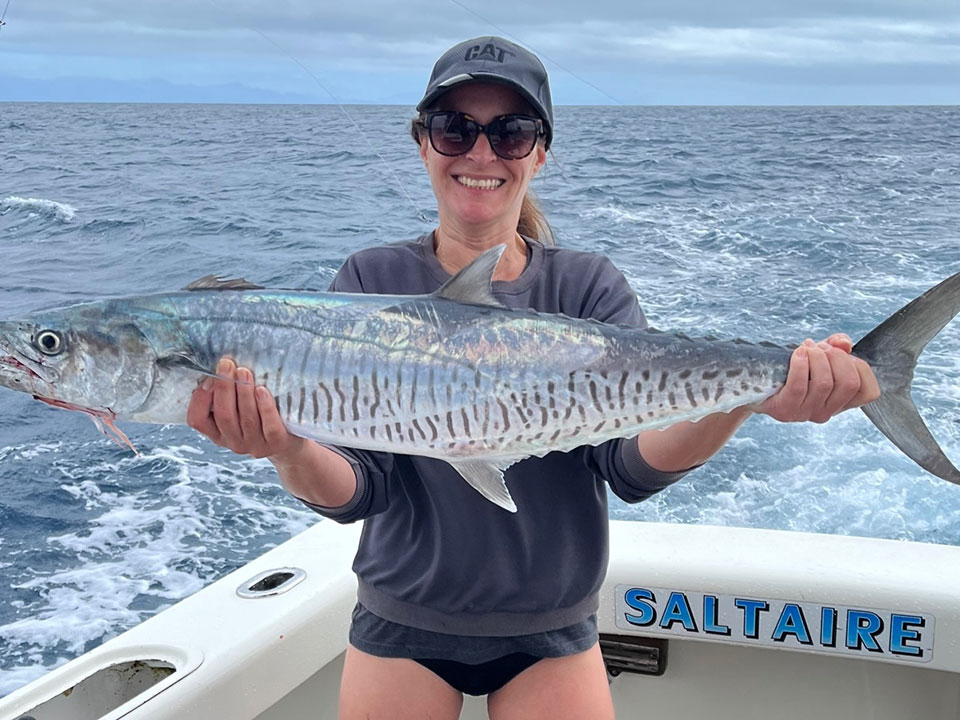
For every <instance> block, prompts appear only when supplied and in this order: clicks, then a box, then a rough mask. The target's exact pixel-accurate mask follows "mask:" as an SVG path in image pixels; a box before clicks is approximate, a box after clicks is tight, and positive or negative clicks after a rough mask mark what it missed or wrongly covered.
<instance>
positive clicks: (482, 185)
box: [457, 175, 505, 190]
mask: <svg viewBox="0 0 960 720" xmlns="http://www.w3.org/2000/svg"><path fill="white" fill-rule="evenodd" d="M457 182H458V183H460V184H461V185H466V186H467V187H470V188H478V189H480V190H496V189H497V188H498V187H500V186H501V185H503V183H504V182H505V181H504V180H497V179H496V178H492V179H489V180H477V179H475V178H469V177H466V176H465V175H457Z"/></svg>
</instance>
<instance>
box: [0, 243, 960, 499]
mask: <svg viewBox="0 0 960 720" xmlns="http://www.w3.org/2000/svg"><path fill="white" fill-rule="evenodd" d="M502 252H503V246H500V247H498V248H494V249H491V250H489V251H488V252H486V253H484V254H483V255H481V256H480V257H478V258H477V259H476V260H475V261H474V262H473V263H472V264H470V265H469V266H468V267H466V268H464V269H463V270H462V271H461V272H460V273H459V274H457V275H456V276H455V277H454V278H452V279H451V280H450V281H449V282H448V283H447V284H446V285H444V286H443V287H442V288H441V289H440V290H438V291H437V292H436V293H434V294H432V295H427V296H388V295H354V294H345V293H324V292H301V291H282V290H275V291H273V290H264V289H262V288H256V287H255V286H250V285H249V284H246V283H244V282H243V281H230V282H221V281H218V280H216V279H212V278H205V279H204V280H202V281H198V282H197V283H194V284H193V285H191V286H189V287H188V288H187V290H185V291H182V292H178V293H173V294H166V295H150V296H144V297H136V298H127V299H114V300H104V301H100V302H93V303H87V304H81V305H74V306H71V307H66V308H61V309H57V310H50V311H45V312H38V313H36V314H33V315H30V316H29V317H27V318H26V319H23V320H19V321H8V322H2V323H0V384H2V385H5V386H7V387H9V388H12V389H14V390H20V391H23V392H27V393H30V394H32V395H33V396H34V397H36V398H37V399H39V400H43V401H44V402H47V403H49V404H51V405H55V406H58V407H63V408H68V409H72V410H81V411H83V412H86V413H88V414H90V415H91V416H92V417H93V418H94V420H95V421H97V422H98V424H99V423H100V422H103V423H105V424H106V425H107V427H108V428H109V429H110V431H111V432H112V433H113V435H114V437H115V438H116V439H120V440H123V441H126V442H128V444H129V441H127V440H126V437H125V436H124V435H123V433H122V432H120V431H119V430H118V429H117V428H116V426H115V425H114V420H116V419H118V418H119V419H128V420H133V421H137V422H149V423H183V422H185V419H186V408H187V405H188V403H189V400H190V396H191V393H192V392H193V390H194V388H195V387H196V385H197V381H198V379H200V378H202V377H203V376H204V375H211V374H213V373H214V372H215V370H214V368H215V365H216V363H217V361H218V359H219V358H220V357H221V356H229V357H232V358H233V359H234V360H235V361H236V362H237V363H238V364H239V365H243V366H247V367H249V368H250V369H251V370H252V371H253V373H254V375H255V377H256V382H257V383H258V384H263V385H266V386H267V388H269V389H270V391H271V392H272V393H273V396H274V397H275V399H276V403H277V407H278V408H279V410H280V413H281V415H282V417H283V420H284V423H285V424H286V426H287V428H288V429H289V430H290V432H292V433H294V434H297V435H302V436H304V437H309V438H313V439H314V440H317V441H320V442H323V443H331V444H337V445H345V446H350V447H357V448H366V449H369V450H383V451H389V452H395V453H408V454H414V455H425V456H429V457H434V458H440V459H442V460H445V461H447V462H449V463H450V464H451V465H453V466H454V467H455V468H456V469H457V470H458V471H459V472H460V474H461V475H462V476H463V477H464V478H465V479H466V480H467V482H469V483H470V484H471V485H472V486H473V487H475V488H476V489H477V490H478V491H480V492H481V493H482V494H483V495H484V496H485V497H486V498H488V499H489V500H491V501H493V502H495V503H497V504H498V505H501V506H502V507H505V508H507V509H509V510H513V511H515V510H516V507H515V505H514V503H513V500H512V499H511V497H510V493H509V492H508V490H507V488H506V485H505V484H504V481H503V470H504V469H505V468H507V467H509V466H510V465H512V464H513V463H515V462H517V461H518V460H521V459H523V458H525V457H530V456H542V455H545V454H546V453H548V452H551V451H553V450H570V449H572V448H575V447H578V446H581V445H589V444H597V443H600V442H603V441H605V440H609V439H611V438H615V437H627V436H631V435H634V434H636V433H638V432H640V431H641V430H647V429H650V428H662V427H665V426H668V425H671V424H673V423H676V422H678V421H682V420H698V419H699V418H702V417H704V416H705V415H709V414H711V413H716V412H721V411H729V410H732V409H733V408H736V407H739V406H741V405H746V404H753V403H758V402H760V401H762V400H763V399H765V398H767V397H769V396H770V395H772V394H773V393H774V392H776V391H777V390H778V389H779V388H780V387H781V386H782V385H783V383H784V381H785V380H786V376H787V368H788V365H789V362H790V356H791V352H792V351H791V349H790V348H786V347H781V346H777V345H772V344H769V343H760V344H752V343H748V342H744V341H742V340H733V341H722V340H716V339H713V338H703V339H693V338H689V337H686V336H684V335H678V334H670V333H662V332H656V331H653V330H636V329H630V328H624V327H618V326H614V325H606V324H602V323H598V322H595V321H590V320H580V319H574V318H569V317H565V316H562V315H549V314H543V313H538V312H534V311H528V310H511V309H508V308H506V307H504V306H503V305H502V304H501V303H500V302H499V301H498V300H497V299H496V298H495V297H494V296H493V295H492V293H491V291H490V281H491V277H492V275H493V270H494V268H495V267H496V264H497V261H498V260H499V258H500V255H501V253H502ZM958 309H960V273H958V274H956V275H954V276H953V277H951V278H949V279H947V280H945V281H944V282H942V283H941V284H939V285H937V286H936V287H935V288H933V289H932V290H930V291H928V292H927V293H925V294H924V295H923V296H921V297H919V298H917V299H916V300H914V301H913V302H911V303H910V304H909V305H907V306H906V307H904V308H903V309H901V310H900V311H899V312H897V313H895V314H894V315H893V316H892V317H890V318H889V319H888V320H886V321H885V322H884V323H882V324H881V325H880V326H878V327H877V328H876V329H874V330H873V331H872V332H870V333H869V334H868V335H867V336H866V337H864V338H863V339H862V340H860V342H858V343H857V344H856V346H855V347H854V350H853V352H854V354H855V355H857V356H859V357H861V358H863V359H864V360H866V361H867V362H868V363H869V364H870V365H871V367H872V368H873V369H874V371H875V372H876V375H877V379H878V382H879V384H880V388H881V393H882V394H881V397H880V399H879V400H877V401H876V402H873V403H871V404H869V405H867V406H865V407H864V408H863V410H864V412H865V413H866V414H867V416H868V417H869V418H870V419H871V420H872V421H873V422H874V423H875V424H876V425H877V427H878V428H880V430H881V431H882V432H883V433H884V434H885V435H886V436H887V437H888V438H890V440H892V441H893V442H894V444H896V445H897V447H899V448H900V449H901V450H903V452H905V453H906V454H907V455H909V456H910V457H911V458H913V459H914V460H915V461H916V462H917V463H918V464H920V465H921V466H922V467H924V468H926V469H927V470H928V471H930V472H931V473H933V474H934V475H937V476H939V477H941V478H944V479H946V480H949V481H951V482H954V483H960V471H958V470H957V468H956V467H955V466H954V465H953V464H952V463H951V462H950V460H948V459H947V457H946V456H945V455H944V453H943V451H942V450H941V449H940V447H939V446H938V445H937V442H936V441H935V440H934V439H933V437H932V436H931V434H930V432H929V431H928V430H927V428H926V426H925V425H924V423H923V420H922V419H921V417H920V415H919V413H918V412H917V409H916V407H915V406H914V404H913V402H912V400H911V399H910V383H911V380H912V377H913V370H914V366H915V364H916V360H917V356H918V355H919V354H920V352H921V350H922V349H923V347H924V346H925V345H926V344H927V342H928V341H929V340H930V339H931V338H932V337H933V336H934V335H936V334H937V333H938V332H939V331H940V329H941V328H942V327H943V326H944V325H946V324H947V323H948V322H949V321H950V319H951V318H953V317H954V315H956V314H957V311H958ZM101 429H102V426H101Z"/></svg>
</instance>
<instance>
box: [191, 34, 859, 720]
mask: <svg viewBox="0 0 960 720" xmlns="http://www.w3.org/2000/svg"><path fill="white" fill-rule="evenodd" d="M417 110H418V111H419V113H420V115H419V117H418V118H417V119H416V120H415V121H414V123H413V126H412V135H413V137H414V140H415V141H416V142H417V143H418V145H419V149H420V156H421V158H422V159H423V163H424V166H425V167H426V169H427V172H428V173H429V175H430V180H431V183H432V185H433V190H434V193H435V195H436V198H437V206H438V214H439V225H438V227H437V228H436V229H435V230H434V231H433V232H432V233H429V234H427V235H425V236H423V237H421V238H419V239H417V240H414V241H410V242H405V243H398V244H394V245H388V246H385V247H379V248H373V249H369V250H364V251H361V252H359V253H356V254H355V255H353V256H351V257H350V258H349V259H348V260H347V262H346V263H345V265H344V266H343V268H342V269H341V270H340V272H339V273H338V275H337V277H336V279H335V280H334V283H333V286H332V287H333V289H334V290H340V291H349V292H374V293H395V294H414V293H429V292H432V291H434V290H436V289H437V288H438V287H440V285H442V284H443V283H444V282H445V281H446V280H447V279H449V278H450V277H451V276H452V275H453V274H454V273H456V272H457V271H458V270H460V269H461V268H463V267H465V266H466V265H467V264H468V263H469V262H470V261H471V260H473V259H474V258H476V257H477V256H478V255H479V254H480V253H482V252H483V251H484V250H487V249H489V248H491V247H494V246H496V245H499V244H505V245H506V247H507V250H506V251H505V253H504V254H503V257H502V259H501V260H500V263H499V265H498V266H497V270H496V273H495V274H494V285H493V290H494V292H495V293H496V295H497V297H498V298H499V299H500V300H501V301H502V302H504V303H505V304H507V305H510V306H512V307H529V308H534V309H536V310H540V311H543V312H552V313H558V312H562V313H564V314H567V315H572V316H578V317H588V318H593V319H596V320H600V321H604V322H614V323H620V324H627V325H634V326H637V327H643V326H644V325H645V321H644V318H643V315H642V313H641V311H640V308H639V306H638V304H637V301H636V298H635V297H634V295H633V293H632V292H631V290H630V288H629V286H628V284H627V282H626V280H625V279H624V278H623V276H622V275H621V274H620V273H619V272H618V271H617V270H616V269H615V268H614V267H613V265H612V264H611V263H610V262H609V261H607V260H606V259H605V258H603V257H602V256H599V255H593V254H588V253H579V252H574V251H570V250H561V249H558V248H556V247H553V246H552V240H551V238H550V236H549V226H548V225H547V223H546V221H545V220H544V219H543V217H542V215H540V214H539V211H538V210H537V209H536V206H535V205H534V204H533V203H532V201H531V200H530V199H529V197H528V189H529V185H530V181H531V180H532V179H533V177H534V176H535V175H536V174H537V172H538V171H539V170H540V168H541V167H543V165H544V162H545V160H546V151H547V149H548V148H549V147H550V143H551V141H552V137H553V111H552V107H551V102H550V91H549V86H548V83H547V75H546V71H545V70H544V68H543V65H542V64H541V63H540V61H539V60H538V59H537V58H536V57H535V56H533V55H532V54H530V53H529V52H527V51H526V50H524V49H523V48H520V47H519V46H517V45H514V44H513V43H510V42H508V41H506V40H503V39H501V38H482V39H477V40H469V41H467V42H465V43H461V44H459V45H457V46H455V47H453V48H451V49H450V50H449V51H448V52H447V53H445V54H444V55H443V57H441V58H440V60H439V61H438V62H437V64H436V66H435V68H434V71H433V74H432V76H431V79H430V82H429V84H428V87H427V92H426V94H425V95H424V98H423V100H422V101H421V102H420V104H419V105H418V107H417ZM850 348H851V343H850V340H849V338H847V337H846V336H842V335H835V336H832V337H831V338H829V339H828V340H827V341H824V342H821V343H814V342H812V341H807V342H805V343H804V344H803V345H802V346H801V347H800V348H798V349H797V351H796V353H795V354H794V356H793V358H792V360H791V366H790V372H789V376H788V379H787V383H786V386H785V387H784V388H783V389H782V390H781V391H780V392H779V393H778V394H777V395H775V396H774V397H771V398H770V399H768V400H767V401H766V402H764V403H763V404H762V405H760V406H759V407H754V408H740V409H738V410H736V411H734V412H731V413H729V414H718V415H713V416H709V417H707V418H705V419H703V420H701V421H700V422H699V423H697V425H696V426H694V425H692V424H689V423H681V424H678V425H674V426H672V427H670V428H668V429H666V430H664V431H648V432H644V433H641V434H640V435H639V436H637V437H634V438H624V439H621V440H615V441H610V442H607V443H604V444H602V445H600V446H598V447H587V448H579V449H577V450H575V451H572V452H569V453H551V454H549V455H547V456H546V457H543V458H531V459H529V460H525V461H523V462H520V463H518V464H517V465H515V466H513V467H512V468H510V469H509V470H508V473H507V475H508V479H510V489H511V492H512V494H513V495H514V497H515V498H516V501H517V504H518V506H520V507H521V508H522V511H521V512H519V513H516V514H510V513H505V512H503V511H502V510H501V509H500V508H497V507H495V506H493V505H492V504H490V503H488V502H487V501H486V500H484V499H483V498H482V497H480V496H479V495H478V494H477V493H475V492H474V491H473V490H472V489H471V488H469V487H468V486H466V485H465V484H464V483H463V482H462V481H461V480H460V479H459V477H458V476H457V475H456V472H455V471H454V470H453V469H452V468H451V467H450V466H449V465H447V464H446V463H443V462H440V461H437V460H432V459H429V458H419V457H411V456H402V455H397V456H393V455H387V454H384V453H374V452H366V451H360V450H350V449H343V448H329V447H321V446H319V445H318V444H316V443H314V442H312V441H309V440H305V439H302V438H298V437H295V436H293V435H290V434H288V433H287V432H286V430H285V429H284V427H283V424H282V422H281V420H280V417H279V414H278V413H277V409H276V406H275V404H274V401H273V398H272V397H271V395H270V393H269V392H268V391H267V390H266V388H263V387H257V388H255V389H254V388H253V386H252V381H253V376H252V374H251V373H250V372H249V371H248V370H247V369H245V368H236V367H235V366H234V365H233V363H232V362H230V361H229V360H227V359H225V360H223V361H221V365H220V367H219V368H218V374H219V375H221V376H223V377H224V378H225V379H223V380H216V381H212V380H208V381H207V382H205V384H204V385H203V386H202V387H201V388H200V389H198V390H197V392H196V393H195V395H194V398H193V401H192V403H191V405H190V410H189V415H188V418H189V422H190V424H191V425H192V426H193V427H195V428H196V429H197V430H199V431H201V432H202V433H204V434H206V435H207V436H209V437H210V438H211V439H212V440H213V441H214V442H216V443H218V444H220V445H223V446H226V447H229V448H231V449H232V450H233V451H235V452H238V453H248V454H251V455H254V456H256V457H268V458H269V459H270V460H271V461H272V462H273V464H274V465H275V466H276V468H277V471H278V473H279V475H280V478H281V479H282V481H283V483H284V485H285V486H286V487H287V488H288V490H289V491H290V492H291V493H292V494H293V495H294V496H296V497H298V498H300V499H301V500H302V501H303V502H305V503H306V504H307V505H309V506H310V507H312V508H314V509H316V510H317V511H318V512H320V513H321V514H323V515H325V516H327V517H330V518H333V519H335V520H338V521H340V522H351V521H354V520H357V519H360V518H366V523H365V527H364V533H363V537H362V539H361V541H360V548H359V550H358V553H357V557H356V560H355V563H354V569H355V570H356V572H357V575H358V578H359V604H358V606H357V608H356V610H355V612H354V617H353V623H352V626H351V631H350V645H349V647H348V650H347V655H346V662H345V666H344V673H343V680H342V686H341V707H340V716H341V718H350V719H352V718H390V719H391V720H398V719H400V718H418V719H419V718H425V717H430V718H434V719H436V720H440V719H444V718H456V717H458V716H459V712H460V707H461V703H462V697H463V696H462V693H463V692H467V693H472V694H487V695H488V708H489V713H490V717H491V718H493V719H494V720H509V719H511V718H517V719H519V718H523V720H530V719H531V718H541V717H542V718H550V719H551V720H559V719H563V718H570V719H571V720H573V719H578V720H580V719H582V718H591V719H593V720H603V719H605V718H612V717H613V707H612V702H611V698H610V692H609V687H608V683H607V678H606V673H605V671H604V667H603V662H602V658H601V655H600V650H599V646H598V643H597V627H596V615H595V612H596V609H597V604H598V603H597V592H598V590H599V587H600V583H601V582H602V580H603V575H604V573H605V571H606V562H607V527H606V523H607V507H606V487H607V485H609V486H610V487H611V489H612V490H613V491H614V492H615V493H617V495H619V496H620V497H622V498H624V499H625V500H627V501H629V502H638V501H640V500H643V499H645V498H646V497H649V496H650V495H651V494H653V493H654V492H657V491H658V490H660V489H662V488H664V487H666V486H667V485H669V484H670V483H672V482H675V481H676V480H677V479H679V478H680V477H681V476H682V475H683V474H685V472H687V471H688V470H689V469H691V468H693V467H696V466H698V465H700V464H702V463H703V462H705V461H706V460H707V459H708V458H709V457H710V456H711V455H713V454H714V453H715V452H716V451H717V450H718V449H719V448H720V447H722V446H723V445H724V443H725V442H726V441H727V440H728V439H729V437H730V436H731V435H732V434H733V433H734V432H735V431H736V429H737V428H738V427H739V425H740V424H741V423H742V422H744V420H746V419H747V417H749V416H750V415H751V414H754V413H764V414H767V415H771V416H773V417H774V418H777V419H779V420H782V421H799V420H813V421H815V422H825V421H826V420H827V419H828V418H830V417H831V416H832V415H834V414H836V413H837V412H840V411H842V410H846V409H849V408H852V407H857V406H859V405H862V404H864V403H866V402H870V401H871V400H873V399H875V398H876V397H877V396H878V390H877V384H876V381H875V379H874V377H873V374H872V372H871V371H870V369H869V368H868V367H867V366H866V364H865V363H863V362H862V361H859V360H856V359H854V358H852V357H851V356H850V355H849V352H850ZM234 380H238V381H240V382H234ZM558 476H559V477H560V478H562V482H558Z"/></svg>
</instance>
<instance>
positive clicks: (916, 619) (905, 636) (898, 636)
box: [890, 614, 927, 658]
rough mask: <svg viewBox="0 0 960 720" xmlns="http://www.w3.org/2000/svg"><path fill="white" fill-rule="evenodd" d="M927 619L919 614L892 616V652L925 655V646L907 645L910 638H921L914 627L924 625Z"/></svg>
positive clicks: (913, 655)
mask: <svg viewBox="0 0 960 720" xmlns="http://www.w3.org/2000/svg"><path fill="white" fill-rule="evenodd" d="M926 624H927V621H926V620H924V619H923V618H922V617H920V616H919V615H897V614H893V615H891V616H890V652H891V653H893V654H894V655H909V656H911V657H918V658H922V657H923V648H919V647H916V646H915V645H907V641H908V640H919V639H920V633H919V632H917V631H916V630H913V629H908V628H914V627H920V628H922V627H924V626H925V625H926Z"/></svg>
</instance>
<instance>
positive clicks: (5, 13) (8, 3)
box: [0, 0, 10, 32]
mask: <svg viewBox="0 0 960 720" xmlns="http://www.w3.org/2000/svg"><path fill="white" fill-rule="evenodd" d="M9 9H10V0H7V4H6V5H4V6H3V15H0V32H3V26H4V22H3V19H4V18H5V17H6V16H7V10H9Z"/></svg>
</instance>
